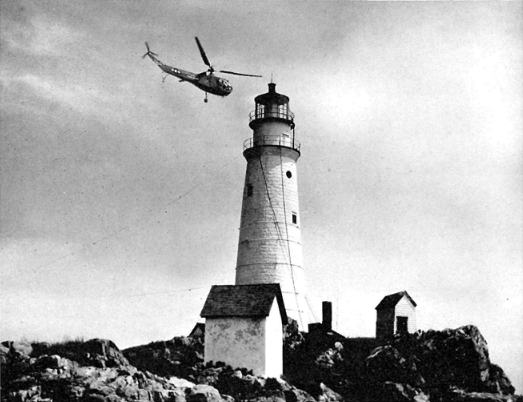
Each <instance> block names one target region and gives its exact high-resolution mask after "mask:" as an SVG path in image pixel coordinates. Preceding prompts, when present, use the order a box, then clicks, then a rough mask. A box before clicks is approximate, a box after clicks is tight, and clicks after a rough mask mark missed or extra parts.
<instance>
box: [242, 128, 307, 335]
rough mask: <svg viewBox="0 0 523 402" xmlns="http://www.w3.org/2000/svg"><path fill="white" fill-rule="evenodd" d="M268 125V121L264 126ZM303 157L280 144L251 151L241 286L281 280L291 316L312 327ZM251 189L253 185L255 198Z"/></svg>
mask: <svg viewBox="0 0 523 402" xmlns="http://www.w3.org/2000/svg"><path fill="white" fill-rule="evenodd" d="M269 126H270V124H269ZM262 128H263V129H265V128H266V127H265V125H263V126H262V127H261V128H260V129H259V130H261V129H262ZM287 128H288V127H287ZM256 134H257V131H256V132H255V136H256ZM298 156H299V154H298V152H296V151H294V150H292V149H288V148H279V147H260V148H255V150H252V152H251V153H250V154H246V158H247V161H248V163H247V171H246V174H245V187H244V193H243V203H242V214H241V225H240V238H239V243H238V258H237V263H236V284H237V285H247V284H257V283H279V284H280V286H281V289H282V293H283V297H284V299H285V308H286V310H287V314H288V315H289V316H290V317H292V318H294V319H296V320H297V321H298V323H299V325H300V329H301V330H303V331H306V330H307V326H308V308H307V303H306V300H305V289H306V285H305V274H304V270H303V252H302V244H301V229H300V225H301V215H300V208H299V200H298V177H297V169H296V160H297V158H298ZM287 172H290V176H291V177H287ZM248 187H250V188H251V189H252V195H250V196H249V195H248V191H247V188H248ZM293 213H295V214H296V215H297V222H296V224H294V223H292V215H293Z"/></svg>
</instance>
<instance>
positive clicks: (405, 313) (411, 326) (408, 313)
mask: <svg viewBox="0 0 523 402" xmlns="http://www.w3.org/2000/svg"><path fill="white" fill-rule="evenodd" d="M394 312H395V316H396V317H398V316H399V317H409V321H408V325H407V326H408V331H409V333H411V334H412V333H414V332H416V331H417V325H416V307H414V306H413V305H412V303H411V302H410V300H409V299H408V297H407V296H403V297H402V298H401V300H400V301H399V302H398V303H397V304H396V307H395V311H394ZM396 332H397V322H396V319H394V333H396Z"/></svg>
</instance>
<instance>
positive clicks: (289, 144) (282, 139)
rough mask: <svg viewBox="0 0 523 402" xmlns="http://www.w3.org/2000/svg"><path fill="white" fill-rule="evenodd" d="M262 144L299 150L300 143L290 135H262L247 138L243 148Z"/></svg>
mask: <svg viewBox="0 0 523 402" xmlns="http://www.w3.org/2000/svg"><path fill="white" fill-rule="evenodd" d="M264 146H277V147H285V148H291V149H294V150H296V151H298V152H300V148H301V144H300V143H299V142H298V141H296V140H295V139H294V138H293V137H291V136H282V135H262V136H259V137H256V138H248V139H246V140H245V141H244V143H243V150H244V151H245V150H246V149H249V148H256V147H264Z"/></svg>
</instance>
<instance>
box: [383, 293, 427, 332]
mask: <svg viewBox="0 0 523 402" xmlns="http://www.w3.org/2000/svg"><path fill="white" fill-rule="evenodd" d="M416 330H417V328H416V302H415V301H414V300H413V299H412V297H410V295H409V294H408V293H407V291H406V290H404V291H402V292H398V293H394V294H391V295H388V296H385V297H384V298H383V299H382V300H381V302H380V303H379V304H378V305H377V306H376V338H380V339H381V338H387V337H390V336H392V335H394V334H397V333H402V332H409V333H412V332H416Z"/></svg>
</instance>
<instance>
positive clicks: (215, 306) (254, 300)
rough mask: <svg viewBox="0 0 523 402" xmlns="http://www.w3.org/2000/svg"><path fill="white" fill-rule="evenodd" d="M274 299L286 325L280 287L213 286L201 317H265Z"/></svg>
mask: <svg viewBox="0 0 523 402" xmlns="http://www.w3.org/2000/svg"><path fill="white" fill-rule="evenodd" d="M274 299H276V301H277V303H278V307H279V310H280V315H281V318H282V323H283V324H284V325H285V324H287V313H286V312H285V305H284V304H283V296H282V294H281V289H280V285H279V284H277V283H266V284H257V285H215V286H213V287H212V288H211V291H210V292H209V295H208V296H207V300H206V301H205V304H204V306H203V309H202V312H201V313H200V316H201V317H204V318H211V317H267V316H268V315H269V314H270V312H271V308H272V304H273V302H274Z"/></svg>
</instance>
